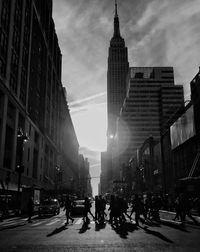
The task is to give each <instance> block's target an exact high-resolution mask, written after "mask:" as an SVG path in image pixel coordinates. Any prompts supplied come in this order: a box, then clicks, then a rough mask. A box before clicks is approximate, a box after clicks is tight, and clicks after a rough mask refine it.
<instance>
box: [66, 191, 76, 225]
mask: <svg viewBox="0 0 200 252" xmlns="http://www.w3.org/2000/svg"><path fill="white" fill-rule="evenodd" d="M71 209H72V201H71V200H70V198H69V196H68V195H67V196H66V200H65V206H64V210H65V211H66V212H65V215H66V219H67V221H66V225H67V224H69V219H70V220H71V221H72V223H73V222H74V219H73V218H72V217H71V216H70V214H71Z"/></svg>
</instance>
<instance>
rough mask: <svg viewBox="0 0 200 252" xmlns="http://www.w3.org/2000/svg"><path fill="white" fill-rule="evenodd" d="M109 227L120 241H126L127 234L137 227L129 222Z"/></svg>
mask: <svg viewBox="0 0 200 252" xmlns="http://www.w3.org/2000/svg"><path fill="white" fill-rule="evenodd" d="M111 226H112V228H113V229H114V230H115V232H116V233H117V234H118V235H119V236H120V237H121V238H122V239H127V236H128V233H129V232H133V231H134V230H136V229H137V226H136V225H135V224H133V223H130V222H126V223H124V224H122V225H119V226H114V225H111Z"/></svg>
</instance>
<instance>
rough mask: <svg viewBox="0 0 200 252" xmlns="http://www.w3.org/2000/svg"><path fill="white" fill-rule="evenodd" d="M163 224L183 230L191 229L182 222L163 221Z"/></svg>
mask: <svg viewBox="0 0 200 252" xmlns="http://www.w3.org/2000/svg"><path fill="white" fill-rule="evenodd" d="M162 225H164V226H168V227H171V228H174V229H178V230H180V231H182V232H186V233H189V231H188V230H187V229H186V228H185V226H182V225H181V224H177V223H172V222H167V221H162Z"/></svg>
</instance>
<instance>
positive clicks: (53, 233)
mask: <svg viewBox="0 0 200 252" xmlns="http://www.w3.org/2000/svg"><path fill="white" fill-rule="evenodd" d="M66 229H68V228H67V227H66V226H65V225H63V226H61V227H59V228H56V229H54V230H53V231H52V232H51V233H50V234H47V237H50V236H52V235H55V234H58V233H60V232H62V231H64V230H66Z"/></svg>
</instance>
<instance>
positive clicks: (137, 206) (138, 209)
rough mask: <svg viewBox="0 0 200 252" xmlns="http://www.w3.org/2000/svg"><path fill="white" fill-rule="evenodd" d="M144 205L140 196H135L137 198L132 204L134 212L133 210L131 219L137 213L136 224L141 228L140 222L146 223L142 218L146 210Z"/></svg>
mask: <svg viewBox="0 0 200 252" xmlns="http://www.w3.org/2000/svg"><path fill="white" fill-rule="evenodd" d="M143 207H144V205H143V202H142V200H141V199H140V197H139V195H138V194H135V198H134V200H133V202H132V210H131V214H130V218H131V216H132V214H133V212H135V223H136V225H137V226H139V220H140V221H141V222H142V223H144V220H143V219H142V218H141V217H140V215H141V214H143V212H144V209H143Z"/></svg>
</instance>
